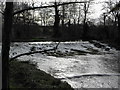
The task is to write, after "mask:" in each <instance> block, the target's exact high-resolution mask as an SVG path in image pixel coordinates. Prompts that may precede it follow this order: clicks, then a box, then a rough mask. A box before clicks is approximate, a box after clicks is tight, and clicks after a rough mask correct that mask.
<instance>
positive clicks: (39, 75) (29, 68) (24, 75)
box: [9, 60, 73, 90]
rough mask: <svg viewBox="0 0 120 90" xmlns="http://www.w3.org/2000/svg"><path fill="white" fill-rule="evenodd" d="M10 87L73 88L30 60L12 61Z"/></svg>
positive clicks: (66, 89)
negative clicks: (38, 67)
mask: <svg viewBox="0 0 120 90" xmlns="http://www.w3.org/2000/svg"><path fill="white" fill-rule="evenodd" d="M9 77H10V78H9V85H10V88H11V89H13V88H26V89H27V88H39V89H46V90H48V89H52V90H53V89H61V90H62V89H63V88H65V90H73V89H72V88H71V86H70V85H69V84H68V83H66V82H62V81H60V80H59V79H56V78H54V77H52V76H51V75H49V74H47V73H45V72H44V71H42V70H39V69H37V67H36V64H33V63H31V62H30V61H17V60H16V61H12V62H10V74H9Z"/></svg>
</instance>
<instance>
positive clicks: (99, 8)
mask: <svg viewBox="0 0 120 90" xmlns="http://www.w3.org/2000/svg"><path fill="white" fill-rule="evenodd" d="M29 1H30V0H29ZM34 1H35V2H52V1H55V0H34ZM56 1H61V2H65V1H70V0H56ZM71 1H75V0H71ZM77 1H85V0H77ZM105 1H109V0H94V2H95V3H96V4H94V5H93V6H92V7H93V8H92V10H93V12H94V14H92V15H91V16H92V17H93V18H98V17H99V16H100V14H102V13H103V12H104V11H102V6H103V4H104V3H103V2H105Z"/></svg>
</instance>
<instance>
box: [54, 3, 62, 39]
mask: <svg viewBox="0 0 120 90" xmlns="http://www.w3.org/2000/svg"><path fill="white" fill-rule="evenodd" d="M58 12H59V11H58V6H57V4H56V2H55V22H54V35H53V37H60V32H59V22H60V17H59V13H58Z"/></svg>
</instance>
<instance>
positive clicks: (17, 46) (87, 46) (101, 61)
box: [10, 41, 120, 88]
mask: <svg viewBox="0 0 120 90" xmlns="http://www.w3.org/2000/svg"><path fill="white" fill-rule="evenodd" d="M55 45H56V43H55V42H28V43H14V44H12V45H11V51H10V57H13V56H16V55H18V54H21V53H25V52H29V51H31V48H33V47H34V50H35V51H37V50H44V49H51V48H53V47H54V46H55ZM103 45H104V47H101V48H98V47H96V46H95V45H94V44H93V43H90V42H88V41H74V42H61V43H60V44H59V46H58V49H57V50H56V52H55V51H50V52H47V53H37V54H32V55H29V56H22V57H19V58H18V59H19V60H30V61H34V62H37V65H38V68H39V69H41V70H43V71H45V72H47V73H49V74H51V75H52V76H54V77H55V78H59V79H61V80H62V81H66V82H68V83H69V84H70V85H71V86H72V87H73V88H118V87H119V84H118V82H119V78H120V74H119V67H118V58H119V57H118V56H119V54H120V51H117V50H116V49H114V48H111V47H109V46H108V45H107V44H103ZM106 48H109V49H106Z"/></svg>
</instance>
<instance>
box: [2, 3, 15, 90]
mask: <svg viewBox="0 0 120 90" xmlns="http://www.w3.org/2000/svg"><path fill="white" fill-rule="evenodd" d="M12 12H13V2H6V8H5V14H4V27H3V31H2V89H3V90H8V88H9V50H10V33H11V29H12V16H13V14H12Z"/></svg>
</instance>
